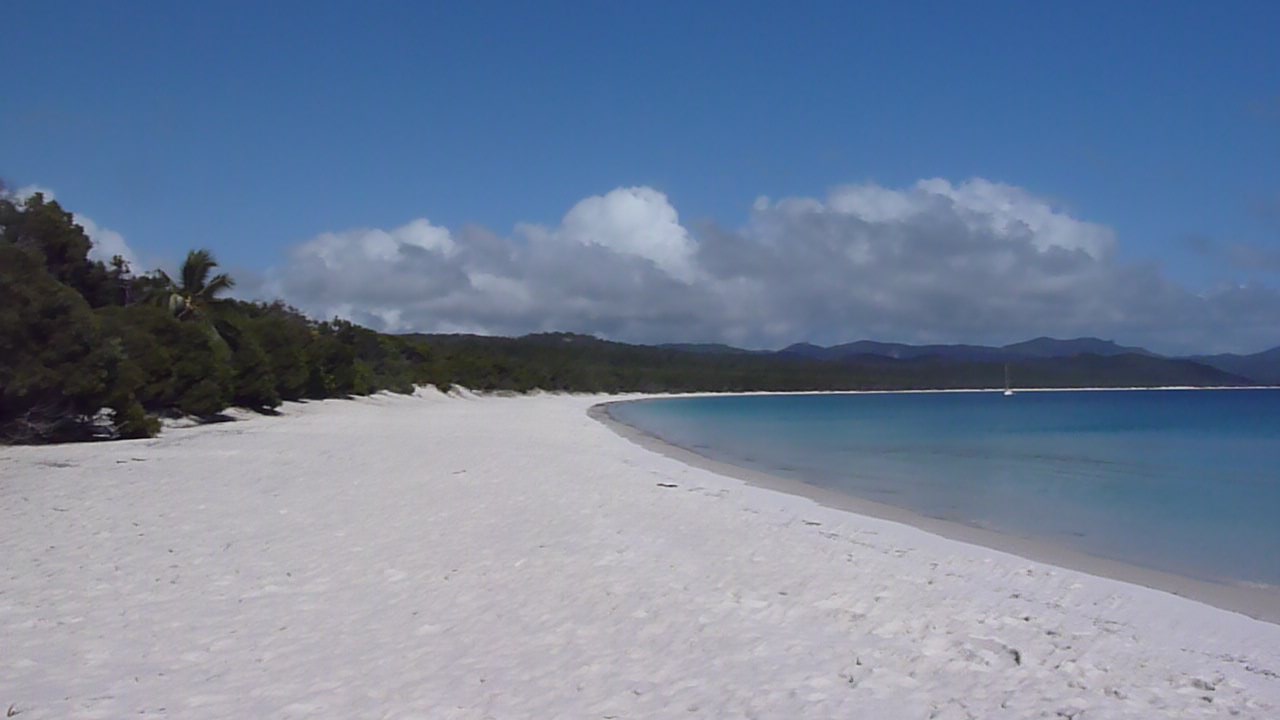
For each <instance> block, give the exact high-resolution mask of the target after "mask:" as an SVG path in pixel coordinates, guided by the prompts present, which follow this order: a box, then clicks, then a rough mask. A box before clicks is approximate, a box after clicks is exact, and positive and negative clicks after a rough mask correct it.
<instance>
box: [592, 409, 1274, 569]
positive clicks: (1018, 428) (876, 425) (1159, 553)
mask: <svg viewBox="0 0 1280 720" xmlns="http://www.w3.org/2000/svg"><path fill="white" fill-rule="evenodd" d="M610 412H611V414H612V415H613V416H614V417H615V418H616V419H618V420H619V421H621V422H625V423H627V424H629V425H633V426H635V427H637V428H639V429H641V430H644V431H645V432H648V433H650V434H653V435H655V436H657V437H659V438H661V439H663V440H665V441H667V442H669V443H672V444H675V445H679V446H681V447H685V448H688V449H691V450H694V451H695V452H698V453H700V454H702V455H705V456H708V457H711V458H714V459H716V460H721V461H724V462H728V463H731V464H736V465H739V466H743V467H748V468H751V469H753V470H759V471H763V472H767V473H770V474H773V475H779V476H785V477H791V478H796V479H799V480H803V481H804V482H808V483H811V484H813V485H818V486H821V487H825V488H830V489H834V490H838V491H841V492H844V493H847V494H849V495H852V496H856V497H862V498H866V499H869V500H875V501H877V502H881V503H885V504H888V505H894V506H897V507H901V508H904V509H907V510H911V511H913V512H916V513H919V514H921V515H927V516H930V517H936V518H941V519H944V520H948V521H952V522H958V523H963V524H966V525H973V526H978V527H983V528H987V529H989V530H994V531H996V532H1000V533H1005V534H1010V535H1016V536H1020V537H1029V538H1036V539H1039V540H1044V541H1049V542H1051V543H1053V544H1056V545H1060V546H1063V547H1067V548H1069V549H1072V550H1076V551H1079V552H1084V553H1087V554H1090V555H1094V556H1098V557H1105V558H1110V559H1114V560H1120V561H1123V562H1128V563H1132V564H1135V565H1141V566H1144V567H1150V568H1154V569H1158V570H1164V571H1167V572H1173V573H1177V574H1181V575H1185V576H1189V577H1194V578H1198V579H1204V580H1213V581H1218V582H1232V583H1253V584H1263V585H1280V390H1221V391H1210V390H1205V391H1126V392H1022V393H1019V394H1017V395H1015V396H1013V397H1004V396H1002V395H1001V394H1000V393H998V392H973V393H913V394H868V395H782V396H777V395H774V396H728V397H708V398H679V399H663V400H653V401H644V402H635V403H624V404H619V405H614V406H613V407H612V408H611V409H610Z"/></svg>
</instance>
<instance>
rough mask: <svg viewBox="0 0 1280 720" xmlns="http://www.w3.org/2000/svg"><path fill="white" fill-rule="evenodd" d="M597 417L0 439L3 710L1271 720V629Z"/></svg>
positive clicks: (494, 407)
mask: <svg viewBox="0 0 1280 720" xmlns="http://www.w3.org/2000/svg"><path fill="white" fill-rule="evenodd" d="M601 399H602V398H591V397H562V396H545V395H544V396H535V397H520V398H477V397H475V396H473V395H467V396H465V397H445V396H443V395H440V394H439V393H436V392H434V391H421V392H420V393H419V394H418V396H416V397H403V396H377V397H374V398H368V399H360V400H352V401H326V402H319V403H309V404H305V405H292V406H289V407H288V408H287V409H286V413H285V414H286V417H280V418H252V419H247V420H242V421H238V422H234V423H225V424H221V425H211V426H203V427H194V428H177V429H171V430H168V431H166V433H165V435H164V436H163V437H161V438H158V439H155V440H147V441H131V442H120V443H110V444H96V445H72V446H60V447H47V448H4V449H0V517H3V524H2V525H0V574H2V575H0V577H2V580H3V582H0V711H2V710H4V709H5V708H8V707H9V706H10V705H11V704H12V710H11V711H10V712H12V713H15V715H16V717H18V718H19V720H32V719H34V718H124V717H131V718H160V717H173V718H227V717H242V718H259V717H261V718H267V717H270V718H304V717H341V718H346V717H361V718H553V717H564V718H652V717H690V716H701V717H755V718H788V719H790V718H827V717H831V718H835V717H853V718H863V717H865V718H928V717H936V718H966V717H973V718H1003V717H1008V718H1025V717H1048V718H1054V717H1068V718H1079V719H1080V720H1086V719H1087V720H1092V719H1093V718H1120V717H1132V718H1152V717H1180V718H1182V717H1216V716H1222V717H1244V718H1276V717H1280V626H1277V625H1274V624H1269V623H1265V622H1261V621H1257V620H1253V619H1250V618H1248V617H1245V616H1243V615H1239V614H1235V613H1231V612H1227V611H1225V610H1220V609H1217V608H1213V607H1209V606H1207V605H1203V604H1200V603H1196V602H1192V601H1189V600H1186V599H1183V598H1179V597H1175V596H1172V595H1168V594H1165V593H1161V592H1158V591H1154V590H1149V589H1146V588H1143V587H1139V586H1136V585H1129V584H1125V583H1121V582H1117V581H1114V580H1108V579H1103V578H1098V577H1094V576H1090V575H1085V574H1082V573H1078V572H1074V571H1070V570H1064V569H1059V568H1055V567H1053V566H1050V565H1045V564H1040V563H1036V562H1031V561H1028V560H1024V559H1021V558H1018V557H1015V556H1012V555H1007V554H1003V553H1000V552H997V551H993V550H989V549H986V548H982V547H978V546H974V545H967V544H964V543H960V542H957V541H954V540H947V539H943V538H941V537H938V536H935V535H930V534H928V533H925V532H923V531H921V530H917V529H915V528H912V527H909V526H905V525H901V524H896V523H893V522H889V521H886V520H879V519H874V518H867V517H863V516H859V515H854V514H851V513H847V512H843V511H840V510H835V509H830V508H825V507H821V506H819V505H816V504H815V503H813V502H811V501H809V500H806V499H804V498H800V497H796V496H791V495H785V494H781V493H777V492H773V491H770V490H766V489H762V488H757V487H753V486H750V485H746V484H744V483H742V482H741V481H738V480H735V479H732V478H728V477H724V476H721V475H717V474H714V473H712V472H709V471H707V470H704V469H699V468H695V467H691V466H688V465H685V464H682V463H680V462H678V461H676V460H674V459H671V458H668V457H665V456H662V455H659V454H656V453H653V452H651V451H649V450H646V449H644V448H641V447H639V446H637V445H633V444H631V443H629V442H628V441H626V440H624V439H622V438H620V437H618V436H617V435H615V434H614V433H613V432H612V431H611V430H609V429H608V428H606V427H604V426H603V425H601V424H600V423H598V422H596V421H595V420H593V419H591V418H589V417H588V416H587V412H586V411H587V409H588V408H589V407H590V406H591V405H593V404H594V403H596V402H599V401H601Z"/></svg>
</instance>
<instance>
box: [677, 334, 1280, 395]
mask: <svg viewBox="0 0 1280 720" xmlns="http://www.w3.org/2000/svg"><path fill="white" fill-rule="evenodd" d="M658 347H661V348H664V349H667V350H678V351H682V352H689V353H698V354H708V355H765V356H769V355H772V356H780V357H795V358H805V359H808V360H818V361H823V362H837V363H841V362H843V363H851V364H876V363H884V362H892V361H931V362H933V363H948V362H951V363H1018V362H1026V361H1031V360H1047V359H1067V358H1079V357H1082V356H1095V357H1100V358H1118V357H1120V356H1137V357H1144V358H1150V359H1152V360H1163V361H1170V362H1174V363H1177V364H1178V365H1179V366H1181V367H1182V369H1183V370H1184V371H1192V372H1190V374H1189V375H1188V377H1201V376H1202V375H1203V374H1202V373H1196V372H1194V371H1193V370H1194V368H1193V367H1192V365H1200V366H1207V367H1208V368H1213V369H1214V370H1218V371H1220V372H1222V373H1226V374H1227V375H1228V376H1230V378H1231V379H1232V380H1233V382H1231V383H1229V384H1238V383H1248V384H1256V385H1280V347H1276V348H1272V349H1271V350H1266V351H1264V352H1260V353H1254V354H1252V355H1236V354H1220V355H1192V356H1183V357H1178V356H1166V355H1160V354H1158V353H1154V352H1151V351H1150V350H1147V349H1145V348H1141V347H1132V346H1125V345H1118V344H1116V343H1115V342H1112V341H1111V340H1102V339H1099V338H1092V337H1084V338H1075V339H1071V340H1058V339H1055V338H1050V337H1039V338H1036V339H1034V340H1027V341H1025V342H1020V343H1013V344H1011V345H1004V346H1000V347H995V346H987V345H963V344H958V345H907V344H903V343H884V342H876V341H873V340H859V341H857V342H851V343H845V344H843V345H832V346H830V347H823V346H820V345H813V344H811V343H796V344H794V345H790V346H787V347H785V348H783V349H781V350H776V351H773V350H744V349H742V348H736V347H733V346H731V345H723V344H717V343H705V344H682V343H674V344H667V345H660V346H658ZM1161 365H1163V363H1159V362H1156V363H1150V364H1149V367H1150V368H1152V369H1154V368H1156V367H1160V366H1161ZM1201 379H1206V380H1207V379H1208V378H1201ZM1219 379H1220V380H1224V381H1225V380H1227V379H1228V378H1225V377H1224V378H1219Z"/></svg>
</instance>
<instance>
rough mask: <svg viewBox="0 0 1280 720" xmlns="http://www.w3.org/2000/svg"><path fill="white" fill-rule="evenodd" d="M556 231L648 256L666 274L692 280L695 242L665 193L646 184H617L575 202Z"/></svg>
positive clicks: (568, 237)
mask: <svg viewBox="0 0 1280 720" xmlns="http://www.w3.org/2000/svg"><path fill="white" fill-rule="evenodd" d="M556 234H557V235H558V236H560V237H562V238H564V239H565V240H567V241H569V242H576V243H579V244H582V245H599V246H601V247H605V248H609V249H610V250H614V251H616V252H619V253H622V254H625V255H632V256H635V257H640V258H645V259H647V260H650V261H652V262H653V264H654V265H656V266H658V267H659V268H660V269H661V270H662V271H663V272H666V273H667V274H668V275H670V276H672V277H674V278H678V279H680V280H683V281H685V282H692V281H693V280H694V278H695V277H696V275H697V273H696V272H695V270H694V267H693V264H692V258H693V252H694V242H693V240H692V239H690V237H689V233H688V231H687V230H685V229H684V227H683V226H681V225H680V218H679V216H678V215H677V214H676V209H675V208H674V207H672V206H671V203H669V202H667V196H666V195H663V194H662V193H660V192H658V191H657V190H654V189H652V188H647V187H630V188H618V189H617V190H614V191H612V192H610V193H608V194H606V195H603V196H600V195H596V196H592V197H589V198H587V199H585V200H582V201H580V202H579V203H578V204H577V205H574V206H573V208H572V209H571V210H569V212H568V213H567V214H566V215H565V216H564V219H563V220H562V221H561V222H560V227H559V229H558V230H557V231H556Z"/></svg>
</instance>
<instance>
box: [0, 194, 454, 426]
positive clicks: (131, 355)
mask: <svg viewBox="0 0 1280 720" xmlns="http://www.w3.org/2000/svg"><path fill="white" fill-rule="evenodd" d="M90 247H91V242H90V240H89V238H88V236H87V235H86V234H85V232H84V229H83V228H82V227H81V226H79V225H78V224H76V223H75V221H74V218H73V216H72V214H71V213H69V212H67V211H66V210H64V209H63V208H62V207H61V206H60V205H59V204H58V203H57V202H56V201H52V200H46V199H45V198H44V197H43V195H41V194H35V195H32V196H31V197H29V198H27V199H25V200H24V201H21V202H18V201H15V200H13V199H8V198H3V199H0V441H7V442H28V443H29V442H57V441H66V440H79V439H88V438H95V437H101V438H138V437H147V436H150V435H154V434H155V433H156V432H157V431H158V429H159V418H161V417H165V416H177V415H191V416H197V417H201V418H214V417H217V416H218V414H219V413H221V412H222V411H223V410H225V409H227V408H228V407H231V406H240V407H245V408H250V409H253V410H258V411H261V412H270V411H272V409H273V408H276V407H278V406H279V405H280V403H281V402H283V401H285V400H302V399H308V398H329V397H343V396H348V395H359V394H367V393H371V392H376V391H379V390H393V391H397V392H408V391H411V390H412V388H413V386H414V384H416V383H427V382H434V381H436V379H437V378H435V377H433V376H432V371H433V366H432V363H431V353H430V350H429V348H428V347H427V346H426V344H425V343H424V342H422V341H420V340H415V339H413V338H402V337H397V336H393V335H386V334H380V333H376V332H374V331H372V330H369V329H367V328H363V327H360V326H358V325H354V324H352V323H350V322H346V321H343V320H336V319H335V320H330V321H324V322H317V321H315V320H313V319H311V318H308V317H306V316H305V315H303V314H302V313H300V312H298V311H297V310H295V309H293V308H290V307H288V306H286V305H284V304H283V303H279V302H276V303H251V302H244V301H240V300H234V299H230V298H227V297H226V296H225V295H226V292H227V291H229V290H230V289H231V288H232V287H233V286H234V281H233V280H232V278H230V277H229V276H227V275H226V274H223V273H218V272H216V270H217V262H216V260H215V259H214V256H213V255H212V254H211V253H209V252H208V251H206V250H194V251H192V252H191V253H189V254H188V255H187V258H186V260H185V261H184V262H183V264H182V268H181V272H180V273H179V275H178V277H176V278H171V277H169V275H167V274H166V273H164V272H163V271H159V270H157V271H153V272H150V273H145V274H141V275H135V274H134V273H133V272H132V269H131V268H130V267H129V265H128V263H126V262H125V261H124V260H123V259H122V258H120V257H115V258H113V259H112V260H111V261H110V262H109V263H103V262H100V261H96V260H92V259H90V258H89V250H90Z"/></svg>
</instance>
